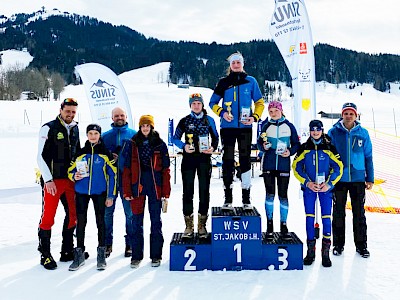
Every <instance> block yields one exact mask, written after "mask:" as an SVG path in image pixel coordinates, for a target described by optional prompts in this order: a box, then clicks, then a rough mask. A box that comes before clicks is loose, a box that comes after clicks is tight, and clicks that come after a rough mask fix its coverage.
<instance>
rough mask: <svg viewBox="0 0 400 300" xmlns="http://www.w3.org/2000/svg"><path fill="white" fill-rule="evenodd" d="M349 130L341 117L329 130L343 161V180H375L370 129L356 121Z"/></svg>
mask: <svg viewBox="0 0 400 300" xmlns="http://www.w3.org/2000/svg"><path fill="white" fill-rule="evenodd" d="M355 123H356V124H355V126H354V127H353V128H352V129H350V130H347V129H346V128H345V127H344V125H343V120H342V119H340V120H339V121H338V122H336V123H335V124H334V125H333V127H332V128H331V129H330V130H329V132H328V135H329V137H330V138H331V139H332V144H333V145H334V146H335V147H336V149H337V151H338V152H339V154H340V157H341V159H342V162H343V167H344V168H343V176H342V178H341V179H340V181H341V182H374V165H373V161H372V143H371V138H370V137H369V134H368V131H367V130H366V129H365V128H363V127H361V124H360V122H358V121H356V122H355Z"/></svg>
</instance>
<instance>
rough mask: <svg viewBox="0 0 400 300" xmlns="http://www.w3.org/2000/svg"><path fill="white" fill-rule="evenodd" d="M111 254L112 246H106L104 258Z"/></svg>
mask: <svg viewBox="0 0 400 300" xmlns="http://www.w3.org/2000/svg"><path fill="white" fill-rule="evenodd" d="M111 252H112V245H107V246H106V258H107V257H109V256H110V254H111ZM131 254H132V253H131Z"/></svg>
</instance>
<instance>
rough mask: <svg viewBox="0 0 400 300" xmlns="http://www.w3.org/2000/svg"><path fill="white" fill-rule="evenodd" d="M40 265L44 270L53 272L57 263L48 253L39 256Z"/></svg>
mask: <svg viewBox="0 0 400 300" xmlns="http://www.w3.org/2000/svg"><path fill="white" fill-rule="evenodd" d="M40 264H41V265H42V266H43V267H44V268H45V269H46V270H55V269H57V263H56V262H55V260H54V258H53V256H51V254H50V253H48V254H43V253H42V255H41V256H40Z"/></svg>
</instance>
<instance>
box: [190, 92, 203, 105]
mask: <svg viewBox="0 0 400 300" xmlns="http://www.w3.org/2000/svg"><path fill="white" fill-rule="evenodd" d="M194 101H199V102H201V104H203V106H204V101H203V96H202V95H201V94H199V93H195V94H191V95H190V96H189V106H191V105H192V103H193V102H194Z"/></svg>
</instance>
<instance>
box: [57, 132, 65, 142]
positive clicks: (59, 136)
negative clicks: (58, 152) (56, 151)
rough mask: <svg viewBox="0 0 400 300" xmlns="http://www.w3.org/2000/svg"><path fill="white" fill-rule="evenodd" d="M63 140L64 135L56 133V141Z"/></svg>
mask: <svg viewBox="0 0 400 300" xmlns="http://www.w3.org/2000/svg"><path fill="white" fill-rule="evenodd" d="M62 139H64V134H63V133H62V132H59V133H57V140H62Z"/></svg>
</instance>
